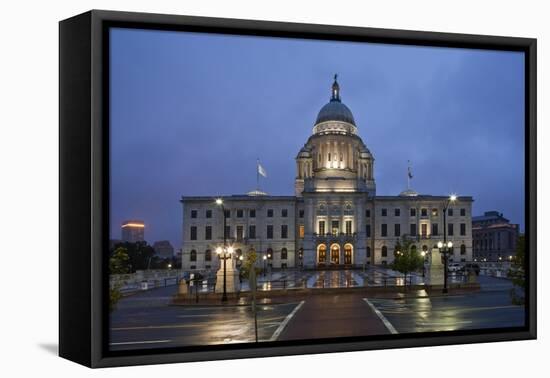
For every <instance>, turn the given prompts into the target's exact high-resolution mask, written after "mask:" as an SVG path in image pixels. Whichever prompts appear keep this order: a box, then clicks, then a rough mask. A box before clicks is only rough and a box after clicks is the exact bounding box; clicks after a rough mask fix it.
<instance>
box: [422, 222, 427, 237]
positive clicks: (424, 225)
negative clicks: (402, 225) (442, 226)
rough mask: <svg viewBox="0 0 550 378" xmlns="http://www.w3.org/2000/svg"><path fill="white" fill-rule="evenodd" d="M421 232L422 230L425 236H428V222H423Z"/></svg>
mask: <svg viewBox="0 0 550 378" xmlns="http://www.w3.org/2000/svg"><path fill="white" fill-rule="evenodd" d="M420 232H421V234H422V237H423V238H425V237H426V236H428V225H427V224H426V223H422V224H421V225H420Z"/></svg>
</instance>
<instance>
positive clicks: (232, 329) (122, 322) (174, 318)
mask: <svg viewBox="0 0 550 378" xmlns="http://www.w3.org/2000/svg"><path fill="white" fill-rule="evenodd" d="M175 290H176V287H175V286H174V287H167V288H162V289H155V290H151V291H148V292H144V293H139V294H137V295H133V296H130V297H127V298H124V299H122V300H121V301H120V302H119V304H118V306H117V310H115V311H114V312H113V313H112V314H111V327H110V343H109V344H110V348H111V350H130V349H141V348H159V347H160V348H166V347H177V346H190V345H212V344H228V343H239V342H254V341H255V330H254V315H253V313H252V310H251V309H250V306H223V307H222V306H205V307H200V306H170V305H169V302H170V299H171V295H172V294H174V293H175ZM298 305H299V302H293V303H285V304H277V305H270V304H264V305H259V306H258V312H257V323H258V339H259V341H269V340H270V339H272V338H273V335H274V334H275V333H276V331H277V329H279V327H281V324H282V323H283V321H284V320H285V318H286V317H287V315H289V314H290V313H291V312H292V310H293V309H295V308H296V307H297V306H298Z"/></svg>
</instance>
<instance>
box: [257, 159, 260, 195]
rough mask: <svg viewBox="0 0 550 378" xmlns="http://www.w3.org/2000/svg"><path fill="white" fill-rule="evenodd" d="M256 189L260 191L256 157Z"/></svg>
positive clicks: (258, 167)
mask: <svg viewBox="0 0 550 378" xmlns="http://www.w3.org/2000/svg"><path fill="white" fill-rule="evenodd" d="M256 190H258V191H260V159H256Z"/></svg>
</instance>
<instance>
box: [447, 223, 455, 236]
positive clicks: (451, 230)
mask: <svg viewBox="0 0 550 378" xmlns="http://www.w3.org/2000/svg"><path fill="white" fill-rule="evenodd" d="M453 226H454V225H453V224H452V223H449V224H448V225H447V235H449V236H453V235H454V231H455V230H454V227H453Z"/></svg>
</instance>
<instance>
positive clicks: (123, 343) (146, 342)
mask: <svg viewBox="0 0 550 378" xmlns="http://www.w3.org/2000/svg"><path fill="white" fill-rule="evenodd" d="M171 341H172V340H149V341H125V342H120V343H109V345H130V344H160V343H169V342H171Z"/></svg>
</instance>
